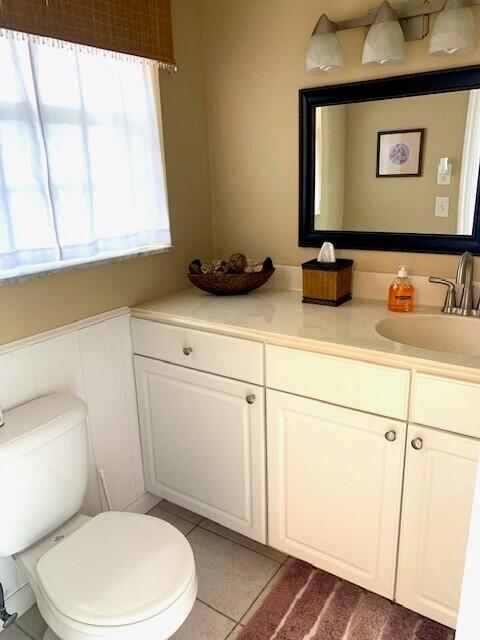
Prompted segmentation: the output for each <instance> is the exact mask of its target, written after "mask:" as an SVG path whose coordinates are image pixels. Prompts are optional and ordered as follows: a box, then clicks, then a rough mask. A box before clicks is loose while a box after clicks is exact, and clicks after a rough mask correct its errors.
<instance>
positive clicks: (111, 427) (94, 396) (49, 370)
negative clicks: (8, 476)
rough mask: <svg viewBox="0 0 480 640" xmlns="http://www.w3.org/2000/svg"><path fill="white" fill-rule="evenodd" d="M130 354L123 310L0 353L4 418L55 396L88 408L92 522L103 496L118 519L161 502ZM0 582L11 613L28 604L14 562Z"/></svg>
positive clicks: (0, 573) (1, 566)
mask: <svg viewBox="0 0 480 640" xmlns="http://www.w3.org/2000/svg"><path fill="white" fill-rule="evenodd" d="M132 353H133V349H132V338H131V330H130V310H129V309H128V308H126V307H124V308H122V309H117V310H115V311H112V312H109V313H105V314H101V315H99V316H95V317H92V318H88V319H86V320H82V321H80V322H76V323H74V324H71V325H68V326H65V327H61V328H59V329H55V330H53V331H49V332H46V333H43V334H39V335H36V336H33V337H31V338H28V339H25V340H21V341H18V342H15V343H11V344H7V345H3V346H1V347H0V406H1V407H2V409H3V410H8V409H10V408H12V407H15V406H17V405H19V404H23V403H24V402H28V401H29V400H32V399H33V398H36V397H38V396H42V395H45V394H47V393H51V392H54V391H65V392H70V393H74V394H76V395H77V396H79V397H80V398H82V399H83V400H84V401H85V402H86V404H87V406H88V413H89V423H88V429H89V437H90V449H91V456H90V473H89V486H88V491H87V497H86V500H85V505H84V512H85V513H88V514H90V515H94V514H96V513H98V512H100V511H103V510H105V509H106V507H107V495H106V494H108V500H109V501H110V505H111V508H112V509H113V510H117V511H121V510H132V511H137V512H139V511H140V512H141V511H143V512H146V511H147V510H148V509H149V508H151V507H152V506H153V505H154V504H155V503H156V502H158V498H155V497H153V496H151V495H150V494H146V493H145V486H144V480H143V464H142V455H141V446H140V431H139V426H138V414H137V403H136V392H135V379H134V374H133V360H132ZM99 472H103V478H104V479H105V489H106V491H105V490H104V487H103V486H101V483H99V476H98V473H99ZM6 490H8V488H7V487H3V488H2V491H6ZM3 517H8V514H4V516H3ZM0 581H1V582H2V584H3V586H4V589H5V591H6V595H7V598H8V600H9V607H10V608H11V609H12V610H17V611H19V613H22V612H23V611H25V610H26V609H28V607H29V606H31V605H32V604H33V594H32V592H31V589H30V588H29V587H28V586H26V581H25V579H24V578H23V576H21V574H20V572H19V571H18V569H17V567H16V566H15V563H14V561H13V560H12V559H11V558H1V559H0Z"/></svg>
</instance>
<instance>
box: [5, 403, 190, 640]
mask: <svg viewBox="0 0 480 640" xmlns="http://www.w3.org/2000/svg"><path fill="white" fill-rule="evenodd" d="M85 419H86V412H85V407H84V405H83V403H82V402H81V401H80V400H79V399H78V398H75V397H73V396H67V395H64V394H56V395H54V396H45V397H44V398H39V399H38V400H35V401H33V402H31V403H29V405H24V406H23V407H20V408H18V409H13V410H12V411H10V412H6V414H5V427H3V428H2V429H0V483H3V482H5V483H6V485H5V486H9V487H12V488H13V489H12V490H13V492H15V491H16V495H15V496H14V497H15V500H12V501H11V504H12V510H11V511H12V513H11V514H10V516H9V519H7V522H6V523H5V526H3V523H2V528H1V530H0V557H2V556H7V555H12V554H15V557H16V559H17V560H18V561H19V563H20V565H21V566H22V568H23V570H24V572H25V574H26V577H27V579H28V581H29V583H30V585H31V586H32V589H33V591H34V593H35V596H36V598H37V604H38V608H39V610H40V613H41V614H42V616H43V618H44V620H45V622H46V623H47V624H48V627H49V629H48V630H47V632H46V634H45V638H44V640H57V638H60V640H88V639H95V638H96V639H111V640H130V639H132V640H133V639H134V638H135V639H136V640H138V639H140V638H141V639H142V640H166V639H167V638H170V637H171V636H172V635H173V634H174V633H175V632H176V631H177V629H178V628H179V627H180V626H181V625H182V624H183V622H184V621H185V619H186V618H187V616H188V614H189V613H190V611H191V610H192V607H193V605H194V602H195V598H196V595H197V578H196V571H195V562H194V557H193V552H192V549H191V547H190V544H189V542H188V541H187V539H186V538H185V536H184V535H183V534H182V533H180V531H178V530H177V529H176V528H175V527H173V526H172V525H170V524H169V523H167V522H164V521H163V520H160V519H158V518H154V517H150V516H144V515H139V514H134V513H125V512H112V511H109V512H106V513H101V514H99V515H97V516H95V517H93V518H91V517H89V516H85V515H81V514H79V513H78V509H79V508H80V504H81V501H82V500H83V496H84V493H85V488H86V468H87V467H86V461H87V453H86V452H87V442H86V423H85Z"/></svg>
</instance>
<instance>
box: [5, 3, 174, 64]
mask: <svg viewBox="0 0 480 640" xmlns="http://www.w3.org/2000/svg"><path fill="white" fill-rule="evenodd" d="M0 29H7V30H12V31H17V32H23V33H28V34H33V35H35V36H40V37H44V38H53V39H56V40H63V41H66V42H71V43H74V44H79V45H84V46H88V47H95V48H99V49H106V50H108V51H114V52H117V53H121V54H126V55H132V56H138V57H141V58H146V59H148V60H152V61H154V62H156V63H158V64H159V66H161V67H164V68H167V69H172V70H173V69H175V57H174V52H173V37H172V16H171V7H170V0H0Z"/></svg>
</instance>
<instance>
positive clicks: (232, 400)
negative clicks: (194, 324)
mask: <svg viewBox="0 0 480 640" xmlns="http://www.w3.org/2000/svg"><path fill="white" fill-rule="evenodd" d="M152 324H153V323H152ZM147 329H148V330H149V331H150V329H153V330H154V332H155V331H159V333H158V334H157V335H158V337H159V338H160V339H161V338H163V337H164V336H165V335H167V334H168V336H169V337H170V336H171V335H172V334H171V332H170V327H166V330H167V331H166V333H164V329H165V327H164V326H162V325H157V326H155V325H154V326H152V327H147ZM141 333H142V336H144V335H145V332H144V327H143V326H142V327H141ZM183 333H184V336H183V338H182V337H181V331H180V332H179V333H177V334H175V333H174V334H173V337H175V336H177V337H178V338H179V342H178V344H177V345H176V347H177V350H174V349H175V345H174V344H172V343H171V342H169V346H168V349H169V350H170V351H168V354H169V356H170V357H171V358H172V359H173V357H177V351H178V353H179V354H180V355H179V356H178V357H180V356H182V357H183V358H184V359H185V361H186V362H188V365H189V367H187V366H178V365H173V364H169V363H166V362H162V361H160V360H157V359H153V358H149V357H144V356H139V355H135V358H134V360H135V375H136V382H137V394H138V405H139V413H140V425H141V434H142V446H143V456H144V466H145V482H146V486H147V489H148V490H149V491H150V492H152V493H153V494H155V495H158V496H160V497H162V498H167V499H168V500H171V501H172V502H175V503H176V504H179V505H181V506H183V507H185V508H187V509H190V510H192V511H194V512H195V513H198V514H200V515H203V516H205V517H207V518H210V519H211V520H214V521H215V522H218V523H219V524H222V525H224V526H226V527H228V528H229V529H232V530H234V531H238V532H239V533H242V534H243V535H245V536H248V537H250V538H252V539H254V540H257V541H259V542H262V543H265V542H266V498H265V495H266V489H265V478H266V471H265V390H264V388H263V386H259V385H257V384H253V383H251V382H242V381H238V380H233V379H231V378H226V377H221V376H218V375H213V374H211V373H206V372H204V371H197V370H196V366H195V365H197V366H198V365H201V366H202V367H205V368H207V367H215V368H216V369H219V368H221V367H223V368H227V367H229V368H230V370H231V371H233V370H235V367H236V365H238V366H237V369H236V370H237V371H238V372H239V374H240V375H239V377H245V376H246V377H248V376H249V372H250V371H253V372H254V374H255V375H256V369H257V368H258V367H257V365H258V363H248V365H247V367H244V368H242V361H241V360H238V361H235V360H232V361H231V360H229V359H225V354H224V353H222V351H221V347H222V343H223V340H225V338H223V336H219V344H218V345H215V338H216V336H215V335H214V334H206V333H205V334H204V333H202V332H198V331H190V332H185V331H184V332H183ZM187 333H188V336H187ZM136 335H137V333H136V331H135V330H134V344H135V349H136V350H137V351H138V350H140V349H141V350H143V351H146V352H148V351H150V349H149V346H148V343H145V341H144V340H143V338H142V340H143V341H137V342H136V341H135V336H136ZM187 338H188V340H187V342H185V341H184V340H186V339H187ZM226 340H228V339H226ZM242 343H243V341H242V340H232V339H230V342H228V346H229V348H230V349H233V351H235V350H236V349H237V347H238V348H240V351H239V353H243V354H245V352H248V350H249V348H250V351H251V353H252V352H253V353H257V347H258V348H259V349H260V351H259V352H258V353H259V354H260V356H261V361H260V365H261V368H262V369H263V347H262V345H261V344H258V345H257V344H255V343H253V342H247V341H245V345H243V344H242ZM158 344H161V340H159V341H158V342H157V345H156V346H155V345H152V347H151V350H152V352H153V353H159V350H160V347H159V346H158ZM207 344H208V345H209V348H208V349H206V348H205V345H207ZM242 347H243V352H242V350H241V348H242ZM183 349H187V351H190V349H191V351H190V352H189V354H188V355H186V356H185V355H183ZM197 353H198V354H199V356H197V360H195V359H194V358H195V356H196V355H197ZM216 354H217V355H218V357H217V358H216ZM191 356H193V357H191ZM190 367H192V368H190ZM193 367H195V368H193ZM262 377H263V376H262Z"/></svg>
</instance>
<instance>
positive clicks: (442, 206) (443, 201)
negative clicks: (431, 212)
mask: <svg viewBox="0 0 480 640" xmlns="http://www.w3.org/2000/svg"><path fill="white" fill-rule="evenodd" d="M449 208H450V198H448V197H447V196H437V197H436V198H435V217H437V218H448V210H449Z"/></svg>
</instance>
